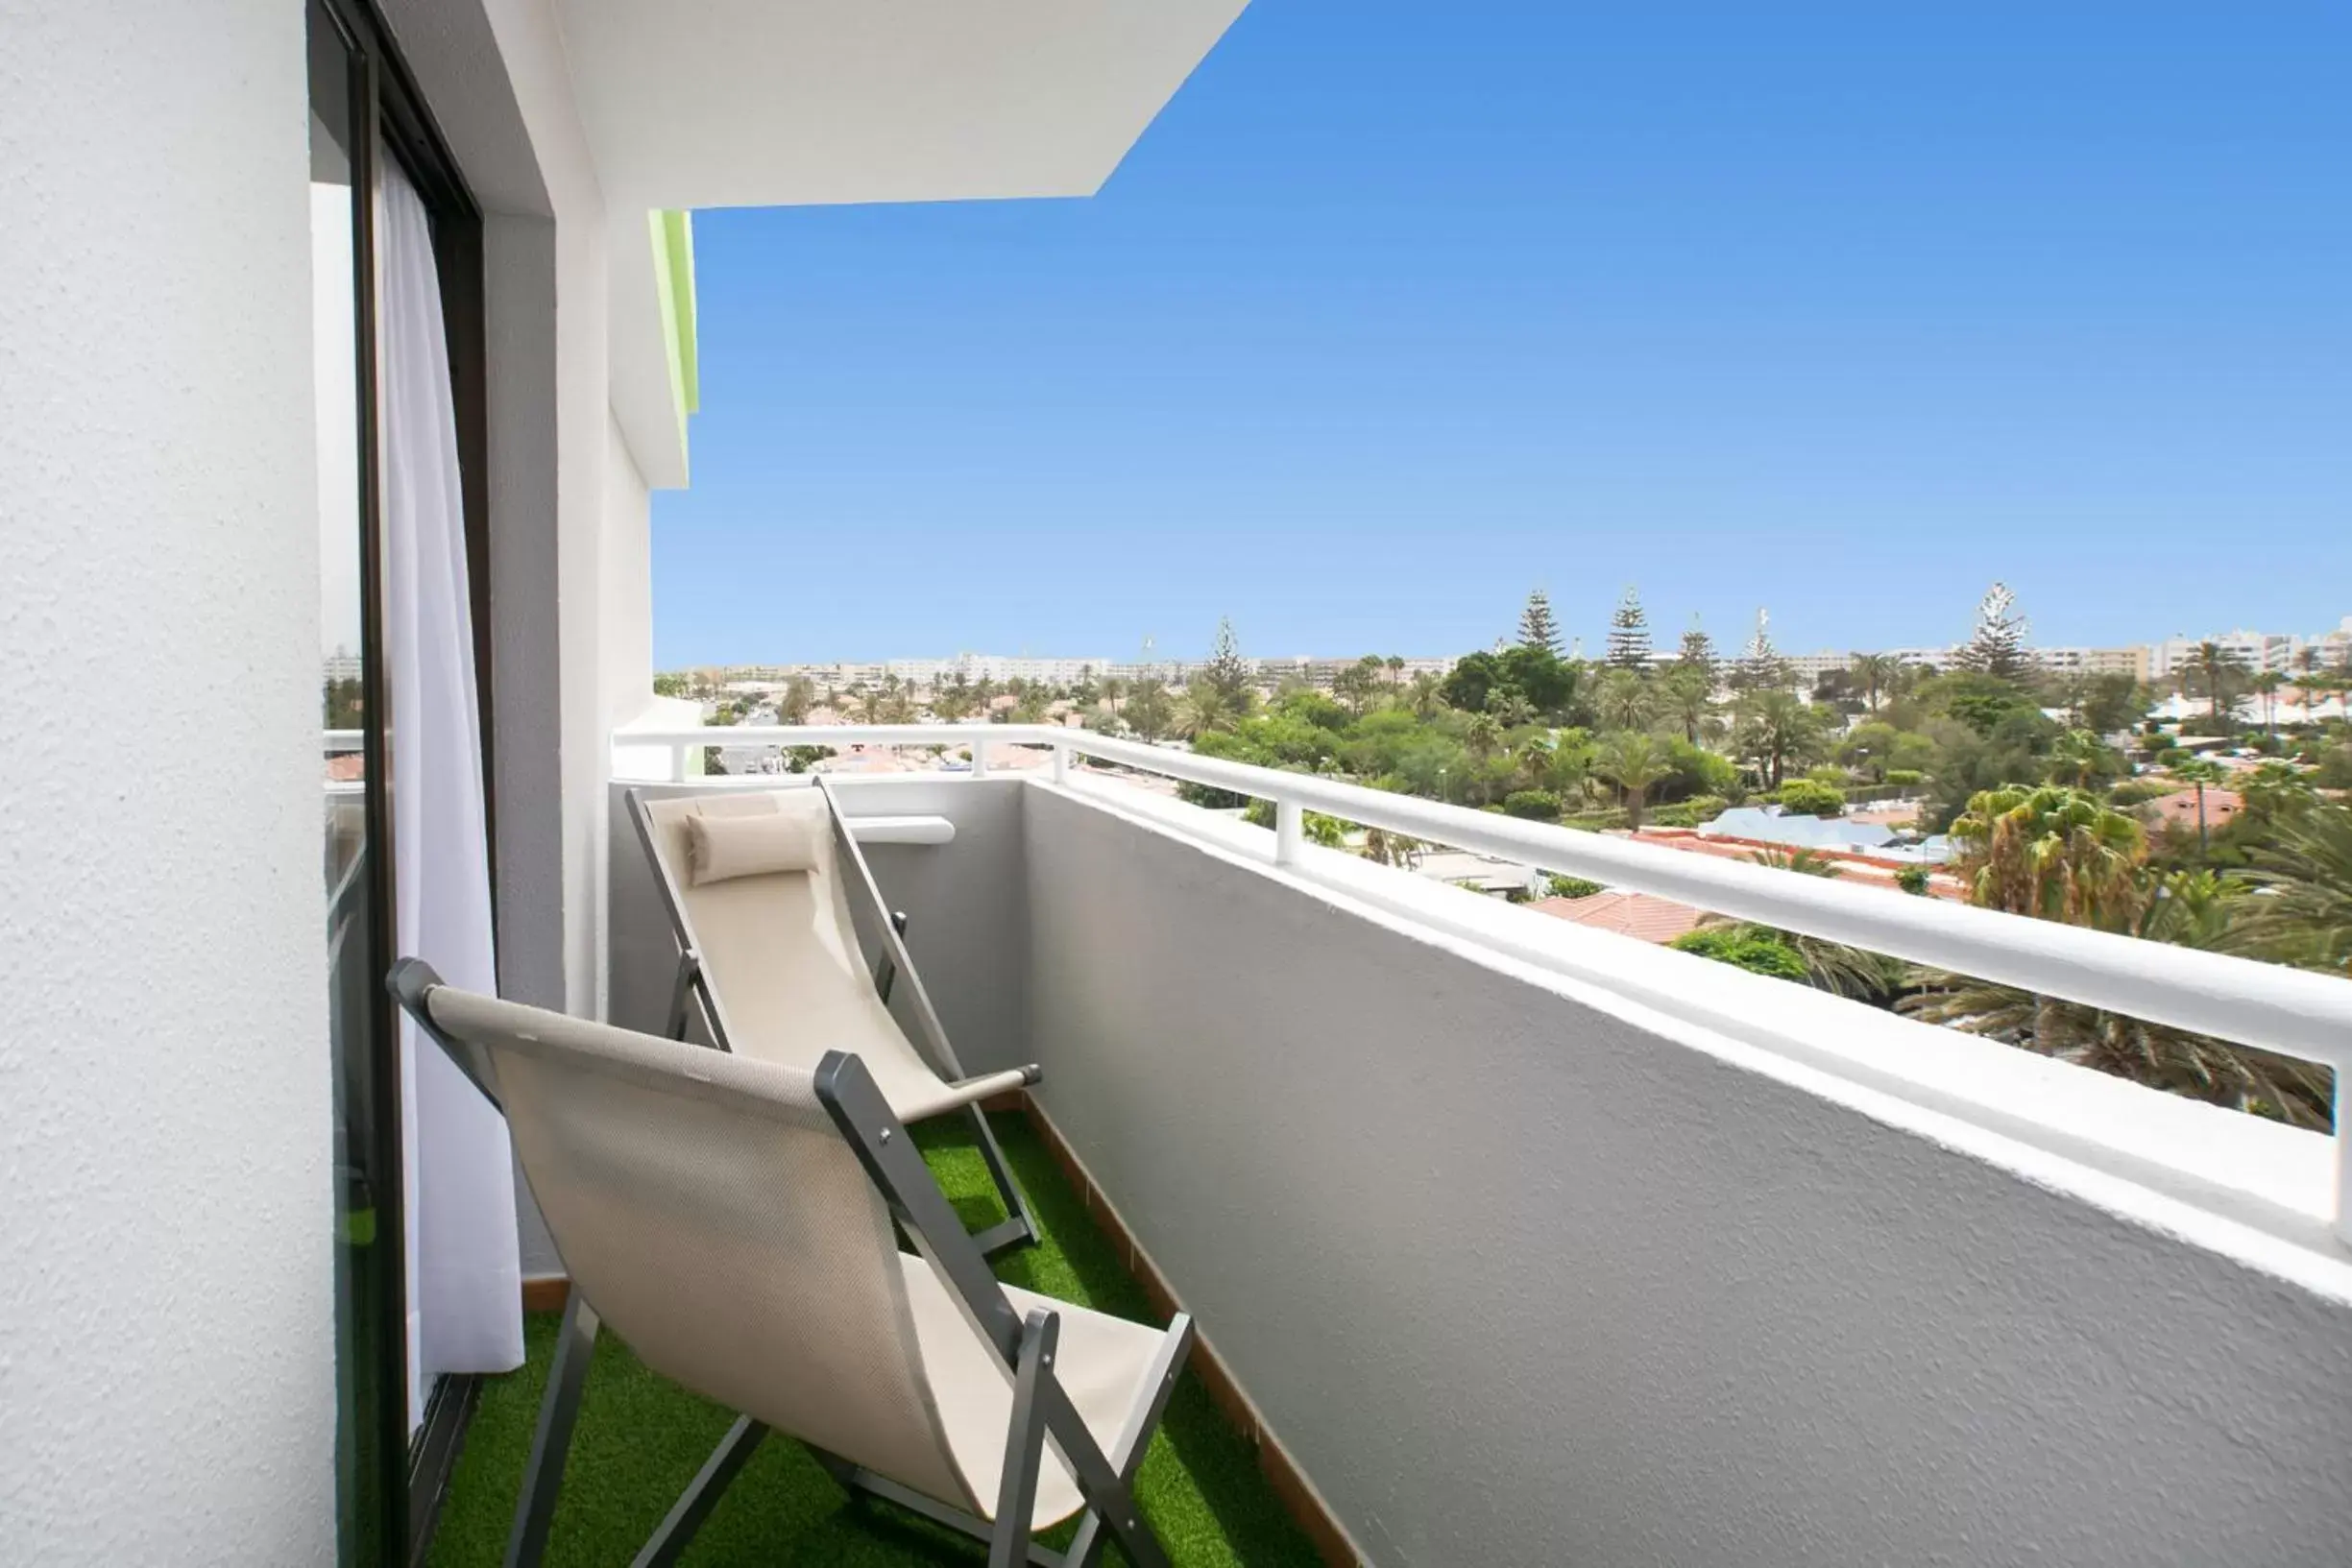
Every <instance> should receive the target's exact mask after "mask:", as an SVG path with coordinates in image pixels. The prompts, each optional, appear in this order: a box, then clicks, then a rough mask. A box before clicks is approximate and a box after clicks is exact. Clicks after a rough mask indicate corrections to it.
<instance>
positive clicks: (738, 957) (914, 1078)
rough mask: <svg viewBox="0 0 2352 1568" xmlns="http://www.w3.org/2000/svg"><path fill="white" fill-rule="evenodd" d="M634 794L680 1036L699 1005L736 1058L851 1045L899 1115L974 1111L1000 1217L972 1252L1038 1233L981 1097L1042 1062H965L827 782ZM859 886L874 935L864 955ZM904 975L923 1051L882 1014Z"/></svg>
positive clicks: (794, 1061) (1033, 1072)
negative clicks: (974, 1070) (663, 919)
mask: <svg viewBox="0 0 2352 1568" xmlns="http://www.w3.org/2000/svg"><path fill="white" fill-rule="evenodd" d="M628 805H629V813H630V816H631V817H632V818H633V819H634V820H635V822H636V824H637V831H638V836H639V838H640V840H641V841H642V842H643V845H644V847H645V855H646V857H647V859H648V860H649V861H650V862H651V864H652V866H653V872H654V879H655V880H656V881H657V882H659V883H660V885H661V889H662V897H663V901H664V903H665V904H666V905H667V909H668V912H669V921H670V929H671V930H672V932H673V933H674V935H675V936H676V938H677V942H678V952H679V963H678V977H677V982H676V984H675V986H674V988H673V990H672V994H671V999H670V1015H669V1032H670V1034H671V1035H672V1037H674V1038H677V1039H684V1038H686V1032H687V1028H688V1025H689V1022H690V1018H691V1014H692V1013H693V1012H694V1011H696V1010H698V1011H699V1012H700V1014H701V1017H702V1021H703V1025H704V1027H705V1029H706V1030H707V1031H708V1033H709V1035H710V1038H711V1041H712V1043H713V1044H715V1045H716V1046H717V1047H718V1048H719V1049H722V1050H727V1051H732V1052H734V1053H736V1054H738V1055H741V1056H749V1057H753V1058H756V1059H757V1060H760V1061H764V1062H778V1063H782V1064H784V1065H786V1066H788V1067H798V1068H803V1069H813V1068H814V1067H815V1066H816V1064H817V1062H818V1061H820V1060H821V1059H822V1058H823V1057H824V1055H825V1053H826V1052H827V1051H832V1050H839V1051H846V1052H848V1053H849V1054H851V1055H854V1056H856V1057H858V1058H859V1059H860V1060H861V1061H862V1062H864V1063H865V1066H866V1071H867V1072H869V1073H872V1074H873V1076H874V1081H875V1082H876V1083H877V1084H878V1085H880V1086H881V1089H882V1093H883V1098H885V1099H887V1100H888V1101H889V1102H890V1109H891V1111H892V1112H893V1113H894V1114H896V1115H897V1117H898V1119H899V1120H900V1121H902V1122H921V1121H925V1120H927V1119H929V1118H932V1117H935V1116H945V1115H949V1114H952V1113H956V1112H963V1113H965V1114H967V1115H968V1116H969V1117H970V1118H971V1121H972V1125H973V1128H974V1132H975V1136H976V1137H977V1138H978V1140H979V1143H980V1149H981V1153H982V1157H983V1158H984V1159H985V1160H986V1161H987V1165H988V1171H989V1174H990V1175H991V1176H992V1177H993V1178H994V1179H995V1182H996V1186H997V1191H998V1193H999V1194H1000V1195H1001V1196H1002V1197H1003V1199H1004V1202H1005V1211H1006V1216H1007V1217H1008V1218H1006V1219H1005V1220H1004V1221H1003V1222H1002V1223H1000V1224H998V1225H996V1226H994V1227H992V1228H990V1229H988V1230H985V1231H982V1233H981V1249H982V1251H983V1252H991V1253H993V1252H995V1251H998V1250H1000V1249H1001V1248H1004V1247H1007V1246H1013V1245H1018V1244H1019V1243H1021V1242H1029V1241H1032V1240H1034V1239H1035V1231H1034V1229H1033V1228H1032V1227H1031V1224H1030V1219H1029V1211H1028V1208H1027V1206H1026V1205H1025V1204H1024V1203H1023V1202H1022V1200H1021V1194H1020V1192H1019V1191H1018V1190H1017V1189H1016V1188H1015V1187H1014V1186H1013V1182H1012V1176H1011V1173H1010V1171H1009V1170H1008V1168H1007V1167H1006V1164H1005V1157H1004V1151H1003V1150H1002V1149H1000V1148H999V1147H998V1146H997V1142H996V1138H995V1135H994V1134H992V1133H991V1132H990V1131H989V1130H988V1122H987V1119H986V1118H985V1117H984V1116H982V1114H981V1112H980V1109H979V1102H980V1101H981V1100H982V1099H984V1098H987V1097H988V1096H990V1095H994V1094H999V1093H1002V1092H1004V1091H1006V1090H1008V1089H1017V1088H1019V1087H1021V1086H1022V1085H1024V1084H1029V1083H1034V1082H1036V1081H1037V1078H1038V1070H1037V1069H1036V1068H1035V1067H1033V1066H1031V1067H1025V1068H1016V1069H1008V1070H1006V1071H1004V1072H998V1073H982V1074H981V1075H980V1076H978V1077H965V1076H964V1075H963V1069H962V1067H961V1066H960V1065H959V1064H958V1062H957V1060H956V1052H955V1049H954V1048H953V1047H951V1046H950V1045H949V1044H948V1040H947V1031H946V1030H945V1029H944V1028H942V1027H941V1026H940V1024H939V1015H938V1013H937V1012H936V1011H935V1010H934V1008H933V1006H932V1004H931V996H930V993H928V992H927V991H925V990H924V988H923V981H922V977H920V976H918V975H917V974H916V973H915V971H914V964H913V960H912V959H911V958H910V957H909V955H908V953H907V948H906V943H905V940H904V937H905V930H906V918H905V917H904V916H903V915H894V914H892V913H891V912H890V911H889V910H888V909H887V908H886V907H885V905H884V904H883V901H882V892H881V889H880V888H879V887H877V886H876V885H875V882H874V877H873V872H872V870H871V869H870V868H869V867H868V866H867V865H866V862H865V856H864V853H863V852H862V851H861V850H860V849H859V847H858V842H857V839H856V837H855V836H854V835H853V834H852V833H851V832H850V831H849V825H848V823H847V821H846V820H845V819H844V818H843V817H842V815H841V808H840V803H839V801H838V800H837V798H836V796H835V795H834V792H833V788H832V785H831V784H828V783H826V782H825V781H824V780H823V779H822V778H819V779H817V780H816V781H815V782H814V783H813V784H810V785H806V786H796V787H793V788H788V789H773V790H761V791H758V792H756V793H749V794H740V793H731V794H718V795H695V796H686V797H681V798H675V799H669V800H651V799H648V798H646V796H645V795H644V793H643V791H641V790H631V791H630V792H629V795H628ZM853 898H854V899H856V900H857V901H858V902H859V903H860V904H861V905H863V906H864V907H865V908H866V909H867V910H868V911H869V912H870V913H871V914H872V916H873V923H874V927H875V929H876V931H877V932H878V934H879V939H880V942H881V944H882V947H883V955H882V957H881V959H880V960H879V961H878V962H877V963H875V964H874V965H873V966H872V967H871V968H869V967H868V966H867V963H866V960H865V956H864V953H863V951H862V950H861V946H860V944H859V940H858V929H857V925H856V922H855V921H854V920H853V919H852V917H851V910H852V907H853V905H852V900H853ZM902 981H903V982H904V984H905V986H906V987H907V996H906V998H905V1001H906V1004H907V1011H908V1012H909V1014H910V1015H911V1017H912V1018H913V1020H914V1024H915V1029H916V1032H917V1033H918V1034H919V1035H920V1036H921V1037H922V1039H923V1043H924V1047H925V1049H924V1050H922V1051H917V1050H916V1049H915V1047H914V1046H913V1044H912V1043H910V1042H909V1039H908V1038H907V1033H906V1031H905V1030H904V1029H902V1028H900V1027H899V1024H898V1020H897V1019H896V1018H895V1017H893V1016H892V1013H891V1009H890V998H891V994H892V990H893V987H894V986H896V985H897V984H899V983H901V982H902Z"/></svg>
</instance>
